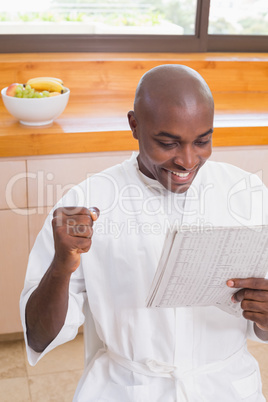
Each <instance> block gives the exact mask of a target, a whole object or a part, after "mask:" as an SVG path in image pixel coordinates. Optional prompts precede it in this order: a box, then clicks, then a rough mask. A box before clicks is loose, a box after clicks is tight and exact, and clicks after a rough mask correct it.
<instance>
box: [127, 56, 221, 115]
mask: <svg viewBox="0 0 268 402" xmlns="http://www.w3.org/2000/svg"><path fill="white" fill-rule="evenodd" d="M200 103H202V104H204V103H205V104H207V106H208V107H209V108H212V110H213V109H214V102H213V97H212V94H211V91H210V89H209V87H208V85H207V83H206V82H205V80H204V79H203V78H202V77H201V75H200V74H199V73H198V72H197V71H195V70H193V69H192V68H190V67H187V66H183V65H178V64H166V65H162V66H158V67H155V68H153V69H151V70H149V71H147V72H146V73H145V74H144V75H143V77H142V78H141V80H140V82H139V84H138V87H137V90H136V95H135V101H134V112H135V113H139V110H140V109H141V108H142V109H143V110H144V108H145V109H148V108H149V109H152V108H153V109H154V110H155V111H157V109H158V108H159V107H161V105H172V106H179V107H180V106H181V107H186V108H187V107H192V106H194V105H195V106H197V105H198V104H200Z"/></svg>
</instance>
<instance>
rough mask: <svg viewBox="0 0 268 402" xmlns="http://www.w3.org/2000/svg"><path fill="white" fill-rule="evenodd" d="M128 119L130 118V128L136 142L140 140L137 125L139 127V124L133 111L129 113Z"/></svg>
mask: <svg viewBox="0 0 268 402" xmlns="http://www.w3.org/2000/svg"><path fill="white" fill-rule="evenodd" d="M127 117H128V124H129V127H130V129H131V131H132V135H133V137H134V138H135V139H136V140H138V134H137V125H138V123H137V120H136V118H135V114H134V112H133V110H131V111H130V112H128V114H127Z"/></svg>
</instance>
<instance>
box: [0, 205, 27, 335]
mask: <svg viewBox="0 0 268 402" xmlns="http://www.w3.org/2000/svg"><path fill="white" fill-rule="evenodd" d="M26 213H27V210H14V211H0V227H1V230H0V244H1V269H0V306H1V307H0V334H8V333H12V332H21V331H22V326H21V322H20V315H19V299H20V294H21V291H22V289H23V284H24V277H25V273H26V266H27V260H28V255H29V247H28V224H27V219H28V217H27V215H26Z"/></svg>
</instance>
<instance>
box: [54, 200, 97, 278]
mask: <svg viewBox="0 0 268 402" xmlns="http://www.w3.org/2000/svg"><path fill="white" fill-rule="evenodd" d="M99 213H100V212H99V210H98V208H95V207H93V208H90V209H88V208H84V207H65V208H58V209H56V210H55V211H54V214H53V220H52V227H53V235H54V243H55V257H54V263H56V265H57V267H58V269H60V270H61V269H63V270H64V271H65V272H66V273H67V272H69V273H72V272H74V271H75V270H76V269H77V268H78V266H79V264H80V256H81V253H86V252H87V251H89V249H90V247H91V242H92V240H91V238H92V235H93V222H94V221H95V220H96V219H98V217H99Z"/></svg>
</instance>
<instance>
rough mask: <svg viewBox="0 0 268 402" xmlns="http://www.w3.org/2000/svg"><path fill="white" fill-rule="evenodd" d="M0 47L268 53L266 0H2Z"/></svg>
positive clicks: (7, 50)
mask: <svg viewBox="0 0 268 402" xmlns="http://www.w3.org/2000/svg"><path fill="white" fill-rule="evenodd" d="M1 8H2V11H1V14H0V52H1V53H17V52H18V53H21V52H40V51H41V52H204V51H235V52H239V51H241V52H243V51H252V52H262V51H263V52H265V51H266V52H267V51H268V36H267V35H268V3H267V0H135V1H133V0H125V1H123V0H99V1H96V0H95V1H94V0H47V1H42V2H39V1H36V0H23V1H20V0H8V1H6V2H5V4H4V5H2V6H1Z"/></svg>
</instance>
